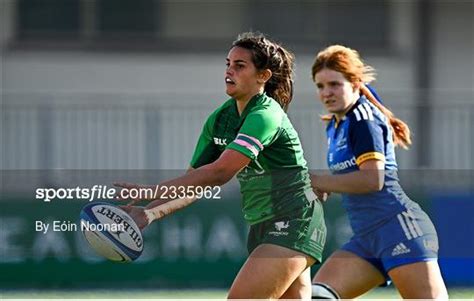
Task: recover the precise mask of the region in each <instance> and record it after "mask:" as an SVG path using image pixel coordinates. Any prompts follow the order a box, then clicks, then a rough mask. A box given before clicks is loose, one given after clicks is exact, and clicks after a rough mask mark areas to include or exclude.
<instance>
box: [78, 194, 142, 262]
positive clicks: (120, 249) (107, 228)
mask: <svg viewBox="0 0 474 301" xmlns="http://www.w3.org/2000/svg"><path fill="white" fill-rule="evenodd" d="M80 219H81V221H80V228H81V231H82V233H83V234H84V237H85V238H86V240H87V242H88V243H89V245H90V246H91V247H92V249H94V251H96V252H97V253H98V254H99V255H101V256H103V257H105V258H107V259H109V260H112V261H119V262H130V261H133V260H135V259H137V258H138V257H139V256H140V255H141V254H142V252H143V236H142V233H141V231H140V229H139V228H138V226H137V224H136V223H135V221H134V220H133V219H132V218H131V217H130V215H128V214H127V213H126V212H125V211H123V210H122V209H120V208H119V207H117V206H114V205H111V204H109V203H105V202H94V203H90V204H87V205H86V206H84V207H83V208H82V210H81V214H80Z"/></svg>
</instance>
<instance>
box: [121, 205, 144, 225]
mask: <svg viewBox="0 0 474 301" xmlns="http://www.w3.org/2000/svg"><path fill="white" fill-rule="evenodd" d="M119 207H120V209H122V210H123V211H125V212H127V213H128V215H130V217H131V218H132V219H133V220H134V221H135V223H137V226H138V228H140V230H143V229H144V228H145V227H146V226H148V225H149V224H150V222H149V220H148V218H147V216H146V214H145V207H139V206H119Z"/></svg>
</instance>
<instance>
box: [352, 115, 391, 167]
mask: <svg viewBox="0 0 474 301" xmlns="http://www.w3.org/2000/svg"><path fill="white" fill-rule="evenodd" d="M349 141H350V144H351V146H352V151H353V153H354V156H355V158H356V164H357V165H358V166H360V165H361V164H362V163H364V162H365V161H367V160H373V159H376V160H381V161H385V143H384V131H383V128H382V126H381V125H380V124H378V123H377V122H376V121H375V120H366V119H362V120H359V121H355V120H353V123H352V124H351V127H350V129H349Z"/></svg>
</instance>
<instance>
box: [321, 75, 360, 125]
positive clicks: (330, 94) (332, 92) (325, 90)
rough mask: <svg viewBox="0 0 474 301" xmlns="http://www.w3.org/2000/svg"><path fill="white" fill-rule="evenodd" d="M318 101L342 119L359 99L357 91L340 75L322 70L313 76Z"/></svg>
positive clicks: (356, 88)
mask: <svg viewBox="0 0 474 301" xmlns="http://www.w3.org/2000/svg"><path fill="white" fill-rule="evenodd" d="M314 82H315V84H316V87H317V91H318V95H319V99H320V100H321V102H322V104H323V105H324V107H325V108H326V110H328V112H329V113H333V114H335V115H336V116H338V117H343V116H344V114H345V113H346V112H347V110H349V108H350V107H351V106H352V104H353V103H354V102H356V101H357V99H359V89H358V87H356V86H355V85H353V84H352V83H351V82H349V81H348V80H347V79H346V78H345V77H344V75H343V74H342V73H340V72H337V71H334V70H331V69H328V68H324V69H321V70H320V71H319V72H318V73H316V75H315V76H314Z"/></svg>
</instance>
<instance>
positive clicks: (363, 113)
mask: <svg viewBox="0 0 474 301" xmlns="http://www.w3.org/2000/svg"><path fill="white" fill-rule="evenodd" d="M357 109H359V111H360V113H361V114H362V119H364V120H367V119H369V115H368V114H367V112H366V111H365V109H364V106H363V105H361V104H360V105H359V106H357Z"/></svg>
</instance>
